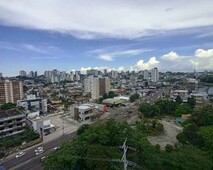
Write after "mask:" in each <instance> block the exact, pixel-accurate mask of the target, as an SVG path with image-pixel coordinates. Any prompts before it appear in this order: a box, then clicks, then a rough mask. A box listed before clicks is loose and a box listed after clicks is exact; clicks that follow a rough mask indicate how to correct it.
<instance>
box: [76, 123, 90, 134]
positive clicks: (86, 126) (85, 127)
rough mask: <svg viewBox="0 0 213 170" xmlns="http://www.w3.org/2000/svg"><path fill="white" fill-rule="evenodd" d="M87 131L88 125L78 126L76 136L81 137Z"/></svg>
mask: <svg viewBox="0 0 213 170" xmlns="http://www.w3.org/2000/svg"><path fill="white" fill-rule="evenodd" d="M87 129H89V125H88V124H84V125H82V126H80V127H79V128H78V130H77V135H81V134H82V133H84V132H85V131H86V130H87Z"/></svg>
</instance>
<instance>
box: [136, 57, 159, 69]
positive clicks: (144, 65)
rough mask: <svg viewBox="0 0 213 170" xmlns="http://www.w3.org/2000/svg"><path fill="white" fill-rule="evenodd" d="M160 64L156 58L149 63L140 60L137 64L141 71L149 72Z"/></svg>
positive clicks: (152, 58)
mask: <svg viewBox="0 0 213 170" xmlns="http://www.w3.org/2000/svg"><path fill="white" fill-rule="evenodd" d="M159 63H160V62H159V61H158V60H156V57H151V58H150V59H149V61H148V62H144V60H139V61H138V62H137V64H136V66H137V67H138V69H139V70H149V69H152V68H154V67H156V66H157V65H158V64H159Z"/></svg>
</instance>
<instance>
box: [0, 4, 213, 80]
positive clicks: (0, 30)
mask: <svg viewBox="0 0 213 170" xmlns="http://www.w3.org/2000/svg"><path fill="white" fill-rule="evenodd" d="M183 2H184V3H183ZM49 4H51V5H49ZM85 4H88V5H85ZM153 4H155V3H153V2H151V1H150V2H145V1H137V3H133V2H129V1H116V2H113V3H110V2H108V1H101V2H98V1H94V2H89V1H78V2H69V1H64V3H63V2H62V3H59V2H57V1H51V2H49V1H48V0H47V1H45V2H43V1H33V0H31V1H30V2H28V3H26V2H25V1H21V2H20V1H19V2H17V1H1V2H0V9H1V10H0V59H1V64H0V72H2V73H3V75H4V76H14V75H17V74H18V72H19V71H20V70H26V71H27V72H29V71H31V70H34V71H38V72H39V74H41V73H42V74H43V72H44V71H45V70H52V69H54V68H56V69H58V70H64V71H67V72H68V71H71V70H73V69H74V70H80V71H82V72H84V71H85V70H87V69H91V68H95V69H100V70H103V69H104V68H106V69H109V70H111V69H114V70H118V71H122V70H124V71H126V70H130V71H131V70H145V69H148V70H149V69H152V68H154V67H158V68H159V71H193V70H194V69H196V70H198V71H203V70H211V69H212V68H213V48H212V47H213V42H212V37H213V32H212V28H213V21H212V20H211V18H212V16H213V11H212V9H211V6H212V5H213V2H212V1H208V0H206V1H196V2H194V1H187V2H185V1H179V2H176V1H165V2H163V3H162V2H161V3H157V4H156V6H153ZM47 6H48V8H47ZM75 9H76V10H75ZM109 9H110V10H109ZM203 9H205V10H203Z"/></svg>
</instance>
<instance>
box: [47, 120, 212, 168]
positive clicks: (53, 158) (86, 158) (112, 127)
mask: <svg viewBox="0 0 213 170" xmlns="http://www.w3.org/2000/svg"><path fill="white" fill-rule="evenodd" d="M141 128H143V127H142V126H140V123H139V124H138V125H137V126H136V128H135V129H132V128H131V127H130V126H129V125H128V124H127V123H126V122H123V123H118V122H115V121H114V120H113V119H110V120H108V121H107V122H106V124H98V125H96V126H92V127H89V128H87V127H86V128H85V127H84V128H83V130H82V131H81V133H80V135H79V136H78V137H77V138H76V139H75V140H74V141H72V142H66V143H64V144H63V146H62V147H61V149H59V150H58V151H56V152H53V153H51V155H50V156H49V157H48V158H47V159H46V160H45V161H44V167H45V169H46V170H50V169H51V170H56V169H64V170H68V169H69V170H83V169H85V170H100V169H101V170H120V169H122V163H115V162H109V160H112V159H121V158H122V156H123V152H122V150H120V149H119V147H118V146H121V145H122V144H123V142H124V140H125V138H128V140H127V145H128V146H132V147H134V148H135V149H136V152H135V151H131V150H128V152H127V159H128V160H131V161H134V162H136V163H137V164H138V166H137V168H135V169H149V170H152V169H154V170H156V169H159V170H170V169H174V170H188V169H198V170H209V169H211V168H212V166H213V164H212V161H211V158H209V157H208V156H206V155H205V152H203V151H201V150H200V149H198V148H197V147H195V146H191V145H186V146H184V147H181V148H178V149H175V148H174V149H172V148H170V149H167V151H162V150H160V149H159V147H156V146H153V145H151V144H150V143H149V142H148V140H147V138H146V135H145V134H144V133H143V129H141ZM168 148H169V147H168Z"/></svg>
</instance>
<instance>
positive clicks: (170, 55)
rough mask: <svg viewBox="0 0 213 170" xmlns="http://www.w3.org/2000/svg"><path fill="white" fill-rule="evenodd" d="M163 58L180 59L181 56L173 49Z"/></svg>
mask: <svg viewBox="0 0 213 170" xmlns="http://www.w3.org/2000/svg"><path fill="white" fill-rule="evenodd" d="M161 58H162V59H163V60H169V61H174V60H177V59H179V58H180V56H179V55H178V54H177V53H175V52H173V51H171V52H170V53H168V54H165V55H163V56H162V57H161Z"/></svg>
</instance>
